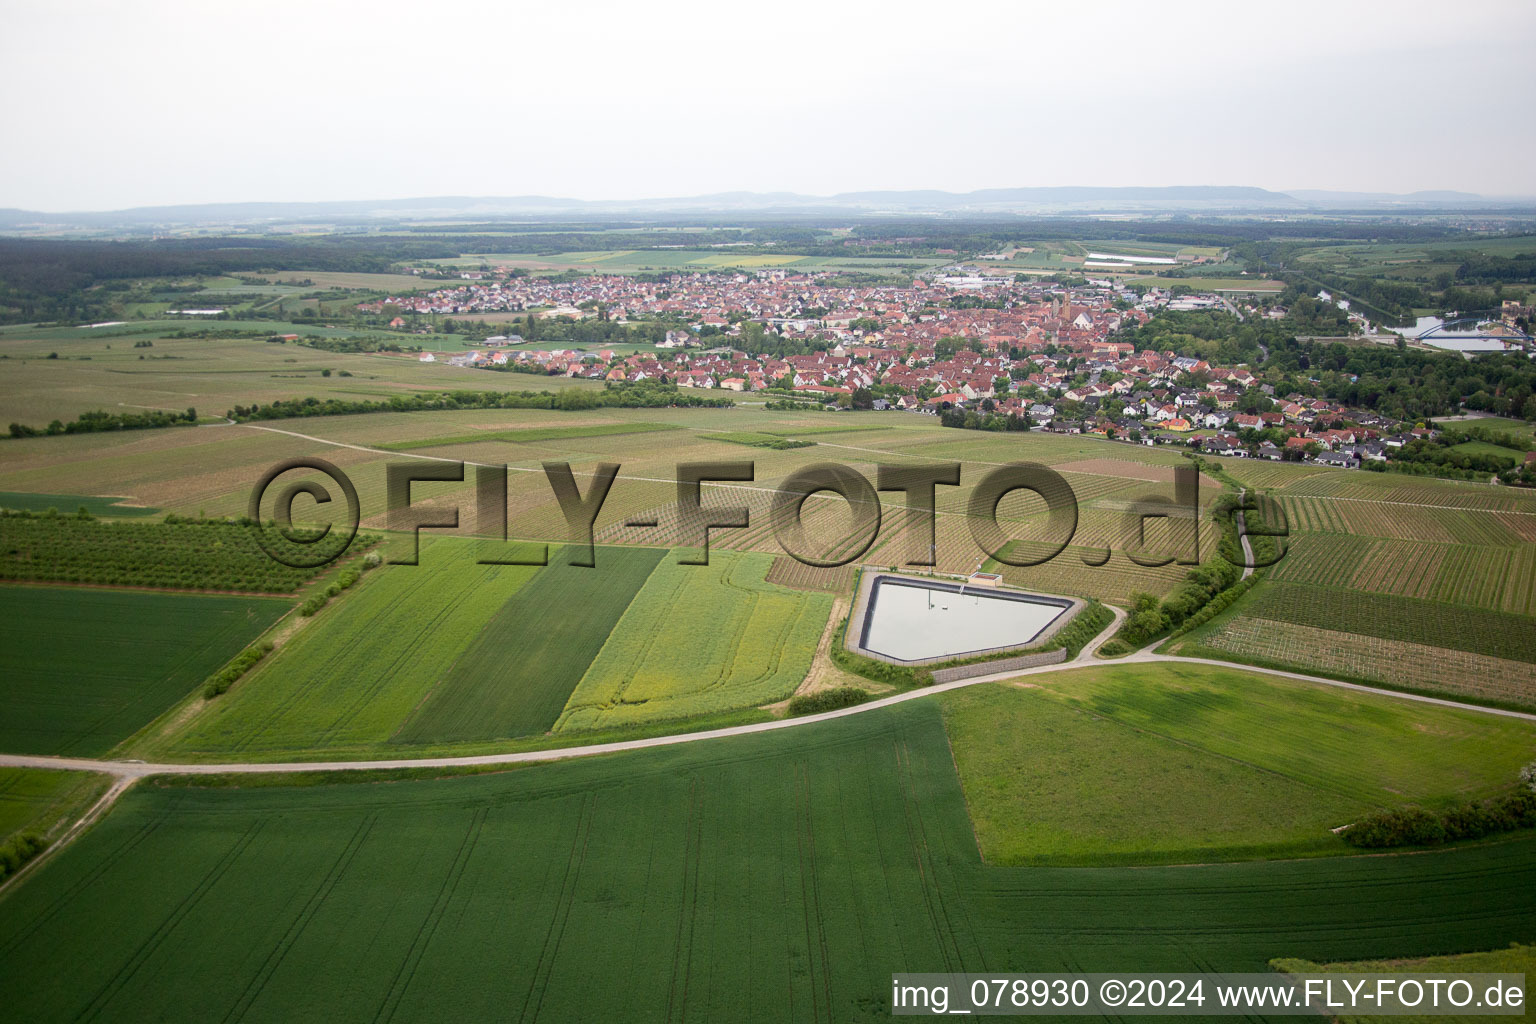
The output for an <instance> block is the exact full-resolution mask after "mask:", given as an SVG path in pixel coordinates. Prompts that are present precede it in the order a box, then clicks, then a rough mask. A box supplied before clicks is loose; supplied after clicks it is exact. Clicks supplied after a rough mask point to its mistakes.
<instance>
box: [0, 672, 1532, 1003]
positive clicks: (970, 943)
mask: <svg viewBox="0 0 1536 1024" xmlns="http://www.w3.org/2000/svg"><path fill="white" fill-rule="evenodd" d="M963 808H964V802H963V799H962V795H961V791H960V787H959V785H958V783H957V780H956V776H955V771H954V767H953V764H952V762H951V759H950V754H949V749H948V745H947V744H946V743H945V736H944V732H943V728H942V724H941V721H940V716H939V712H938V709H937V707H936V705H935V704H934V703H933V702H930V701H918V702H913V703H911V704H907V705H903V706H901V707H898V708H892V709H888V710H885V711H881V712H876V713H871V714H866V715H861V716H856V717H855V718H852V719H845V720H842V721H839V722H835V723H826V724H823V725H815V726H808V727H804V728H800V729H795V730H791V731H788V732H783V733H777V734H768V735H762V736H749V737H742V738H738V739H734V740H729V741H719V742H708V743H698V744H690V745H687V746H684V747H676V748H666V749H660V750H654V751H644V752H639V753H636V754H632V755H626V756H625V757H623V758H597V759H590V760H583V761H580V762H572V763H563V764H555V765H549V766H541V767H530V768H526V769H522V770H518V771H512V772H507V773H503V774H497V775H485V776H478V777H472V778H460V779H445V780H438V781H423V782H400V783H396V784H392V785H376V784H365V783H354V784H335V785H324V786H317V787H305V788H292V787H282V786H278V787H270V786H262V785H257V786H256V788H208V789H193V788H180V787H175V786H171V787H166V788H159V787H156V786H155V785H153V784H150V785H147V786H141V787H140V788H138V789H136V790H134V791H131V792H130V793H128V794H127V795H126V796H125V797H124V798H123V800H122V802H121V804H120V805H119V807H118V809H117V810H115V811H114V812H113V814H112V815H111V816H109V817H108V818H107V819H106V820H105V821H104V822H102V823H101V824H99V825H98V826H96V827H95V828H94V829H92V830H91V832H89V833H88V834H87V835H86V836H84V837H83V838H82V839H81V840H80V841H79V842H77V843H75V844H72V845H71V846H70V847H68V848H66V849H65V850H64V851H63V852H62V853H61V854H60V855H59V856H58V857H56V858H55V859H53V860H52V861H50V862H49V863H47V864H45V865H44V866H43V868H42V869H41V870H40V871H39V872H38V873H37V874H35V875H34V876H33V877H32V878H31V879H30V880H29V881H28V882H27V884H25V885H24V886H21V887H19V888H18V889H16V890H15V891H14V892H11V893H9V894H7V895H6V896H5V897H4V911H3V913H0V1005H4V1006H5V1007H6V1008H7V1014H8V1015H9V1016H13V1017H15V1018H16V1019H20V1020H29V1021H39V1022H46V1021H54V1020H74V1019H79V1018H80V1017H90V1018H92V1019H96V1020H101V1021H113V1020H143V1019H146V1018H153V1019H160V1020H168V1021H181V1020H185V1021H206V1020H214V1019H225V1018H240V1019H245V1020H252V1021H260V1020H274V1021H275V1020H293V1019H295V1018H296V1017H300V1016H303V1017H307V1018H310V1019H324V1020H333V1021H352V1020H358V1021H365V1020H366V1021H373V1020H378V1019H380V1018H381V1017H382V1018H388V1019H396V1020H411V1019H445V1018H452V1019H462V1020H469V1019H487V1018H492V1017H495V1018H498V1019H500V1018H509V1019H518V1020H523V1021H539V1020H544V1021H568V1020H615V1019H647V1020H650V1019H663V1018H667V1019H679V1020H680V1019H695V1020H704V1019H709V1020H731V1021H756V1020H762V1021H784V1020H796V1021H822V1022H829V1024H830V1022H833V1021H874V1020H880V1019H885V1017H886V1016H887V1015H888V1013H889V1003H888V1000H889V989H890V975H891V973H892V972H893V971H915V970H950V971H960V970H967V971H978V972H980V971H989V970H1024V969H1029V970H1036V971H1047V970H1049V971H1060V970H1080V971H1109V970H1115V971H1159V970H1227V971H1264V970H1266V969H1267V963H1268V961H1269V960H1270V959H1271V958H1273V957H1275V956H1279V955H1297V956H1305V957H1307V958H1309V959H1312V960H1315V961H1319V962H1326V961H1343V960H1355V959H1362V958H1364V957H1368V956H1375V957H1381V956H1391V957H1403V956H1421V955H1427V954H1430V953H1437V952H1444V951H1446V950H1467V949H1492V948H1497V947H1500V946H1503V945H1505V944H1507V943H1508V942H1510V941H1514V940H1517V939H1519V937H1520V936H1522V935H1525V934H1526V933H1527V931H1528V929H1529V925H1530V921H1531V920H1532V915H1533V914H1536V857H1533V856H1532V853H1533V851H1536V838H1532V837H1520V838H1516V839H1514V840H1511V841H1507V842H1504V843H1496V844H1485V845H1480V846H1474V847H1470V848H1465V849H1457V850H1446V851H1440V852H1435V853H1430V854H1424V855H1419V856H1404V857H1371V858H1353V857H1349V858H1326V859H1314V860H1301V861H1290V862H1278V863H1243V864H1217V865H1206V866H1203V867H1145V868H1065V867H1038V868H1027V869H1021V868H1006V867H988V866H985V865H983V864H981V863H980V862H979V859H978V854H977V848H976V843H975V840H974V838H973V836H972V834H971V831H970V828H969V827H968V823H967V821H966V818H965V814H964V810H963ZM599 978H600V979H602V983H601V984H597V983H595V982H594V979H599Z"/></svg>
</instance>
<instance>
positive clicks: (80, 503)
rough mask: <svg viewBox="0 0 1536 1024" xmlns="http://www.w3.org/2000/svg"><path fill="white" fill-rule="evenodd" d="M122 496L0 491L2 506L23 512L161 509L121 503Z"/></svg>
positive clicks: (109, 513) (132, 512)
mask: <svg viewBox="0 0 1536 1024" xmlns="http://www.w3.org/2000/svg"><path fill="white" fill-rule="evenodd" d="M122 500H123V499H121V498H111V497H107V498H99V497H95V496H92V495H86V494H29V493H28V492H26V491H4V492H0V508H14V509H21V510H22V511H23V512H46V511H48V510H49V509H50V508H56V509H58V510H59V511H60V512H62V513H65V514H68V513H71V512H74V511H76V510H77V509H79V508H81V507H84V508H85V510H86V511H87V512H89V513H90V514H91V515H93V516H122V517H124V518H128V517H131V516H152V515H154V514H155V513H157V512H159V511H160V510H159V509H157V508H146V507H144V506H142V505H123V504H119V502H121V501H122Z"/></svg>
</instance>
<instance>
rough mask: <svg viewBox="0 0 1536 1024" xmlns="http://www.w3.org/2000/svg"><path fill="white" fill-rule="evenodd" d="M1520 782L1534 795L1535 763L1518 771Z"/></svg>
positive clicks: (1535, 783)
mask: <svg viewBox="0 0 1536 1024" xmlns="http://www.w3.org/2000/svg"><path fill="white" fill-rule="evenodd" d="M1520 781H1521V782H1523V783H1525V788H1526V789H1528V790H1530V791H1531V792H1532V793H1536V761H1532V762H1531V763H1530V764H1528V765H1526V766H1525V767H1524V768H1521V769H1520Z"/></svg>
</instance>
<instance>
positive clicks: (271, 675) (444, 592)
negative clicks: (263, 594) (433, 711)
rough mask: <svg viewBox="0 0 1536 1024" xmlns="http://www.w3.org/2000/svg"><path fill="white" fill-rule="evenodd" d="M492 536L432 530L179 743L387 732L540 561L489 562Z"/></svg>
mask: <svg viewBox="0 0 1536 1024" xmlns="http://www.w3.org/2000/svg"><path fill="white" fill-rule="evenodd" d="M481 553H482V551H481V545H480V544H479V543H478V542H466V541H458V540H453V539H451V538H424V539H423V541H422V545H421V554H420V564H419V565H414V566H413V565H385V566H383V567H382V568H380V569H377V570H375V571H373V572H371V573H368V574H367V575H366V576H364V577H363V580H362V582H361V583H359V584H358V585H357V587H356V588H355V591H354V592H351V593H348V594H347V595H346V596H345V597H342V598H341V599H339V600H338V601H336V602H334V603H333V605H332V606H331V607H329V608H326V609H325V610H324V611H322V612H320V614H319V615H317V616H315V618H314V619H313V620H311V621H310V622H309V623H308V624H307V625H305V626H304V627H303V628H302V629H300V630H299V631H298V633H296V634H295V635H294V636H293V638H292V639H290V640H289V641H287V642H286V643H285V644H284V645H283V646H282V648H281V649H280V650H279V651H278V652H277V653H276V654H275V655H272V656H270V657H268V658H267V659H265V660H264V661H263V662H262V663H261V664H260V665H259V666H257V668H256V669H255V670H254V671H252V672H251V673H250V674H249V675H247V676H246V677H245V678H243V679H242V680H240V682H239V683H237V684H236V685H235V687H234V688H233V689H231V690H230V691H229V693H227V694H225V695H224V696H222V697H220V698H218V700H217V701H214V702H212V703H211V704H210V705H209V707H208V708H207V709H206V710H205V711H204V712H203V713H202V714H201V715H200V716H199V717H197V718H195V719H194V720H193V721H192V723H191V724H190V725H189V726H188V728H187V729H186V730H185V731H184V732H183V733H182V734H181V735H180V736H178V737H177V739H176V740H175V741H174V742H173V744H172V747H171V749H172V751H173V752H174V753H176V754H178V755H187V754H198V753H210V752H215V753H221V754H242V755H247V756H249V755H251V754H261V753H265V752H270V751H280V750H316V749H327V748H345V747H348V746H359V745H366V744H377V743H383V742H385V741H386V740H388V739H389V738H390V736H392V735H393V734H394V732H395V730H396V729H397V728H398V727H399V726H400V723H401V722H403V721H404V720H405V718H406V716H408V715H409V714H410V713H411V712H412V711H413V710H414V709H415V708H416V706H417V705H418V704H420V703H421V701H422V700H423V699H424V698H425V697H426V696H427V695H428V694H430V693H431V692H432V688H433V687H434V686H435V685H436V684H437V683H438V681H439V680H440V679H442V678H443V677H444V675H445V674H447V673H448V672H449V671H450V670H451V669H452V667H453V664H454V661H455V660H456V659H457V658H458V656H459V655H460V654H461V653H462V652H463V651H465V650H466V649H467V648H468V647H469V645H470V644H471V643H472V642H473V641H474V639H475V638H476V637H477V636H478V635H479V634H480V631H481V630H482V629H483V628H484V627H485V625H486V623H487V622H489V621H490V620H491V618H492V617H493V616H494V615H495V614H496V612H497V610H498V609H499V608H501V606H502V605H503V604H504V603H505V602H506V600H507V598H509V597H511V596H512V595H513V594H514V593H516V592H517V589H518V588H519V587H521V586H522V585H523V584H524V583H526V582H527V581H528V580H529V579H530V578H532V576H533V575H534V573H535V572H536V571H537V570H536V569H535V568H533V567H530V566H500V565H479V564H477V559H478V558H479V557H480V555H481Z"/></svg>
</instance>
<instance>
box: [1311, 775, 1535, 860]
mask: <svg viewBox="0 0 1536 1024" xmlns="http://www.w3.org/2000/svg"><path fill="white" fill-rule="evenodd" d="M1522 828H1536V792H1533V791H1531V790H1521V791H1520V792H1518V793H1510V794H1508V795H1506V796H1501V797H1497V798H1495V799H1493V800H1484V801H1482V802H1480V803H1469V804H1461V805H1459V806H1456V807H1452V808H1451V809H1449V810H1446V811H1441V812H1440V813H1438V814H1434V813H1431V812H1429V811H1426V810H1423V809H1421V808H1418V807H1409V808H1405V809H1403V810H1397V811H1384V812H1382V813H1380V814H1373V815H1371V816H1370V817H1368V818H1364V819H1362V820H1360V821H1357V822H1355V823H1354V824H1353V825H1351V826H1349V827H1348V828H1346V829H1345V830H1344V831H1343V832H1341V833H1340V835H1341V836H1342V837H1343V839H1344V841H1345V842H1346V843H1348V844H1349V845H1351V846H1358V847H1360V848H1362V849H1371V850H1374V849H1381V848H1383V847H1389V846H1438V845H1439V844H1441V843H1451V842H1456V841H1457V840H1461V839H1480V838H1482V837H1483V836H1491V835H1498V834H1499V833H1501V832H1513V831H1515V830H1516V829H1522Z"/></svg>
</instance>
